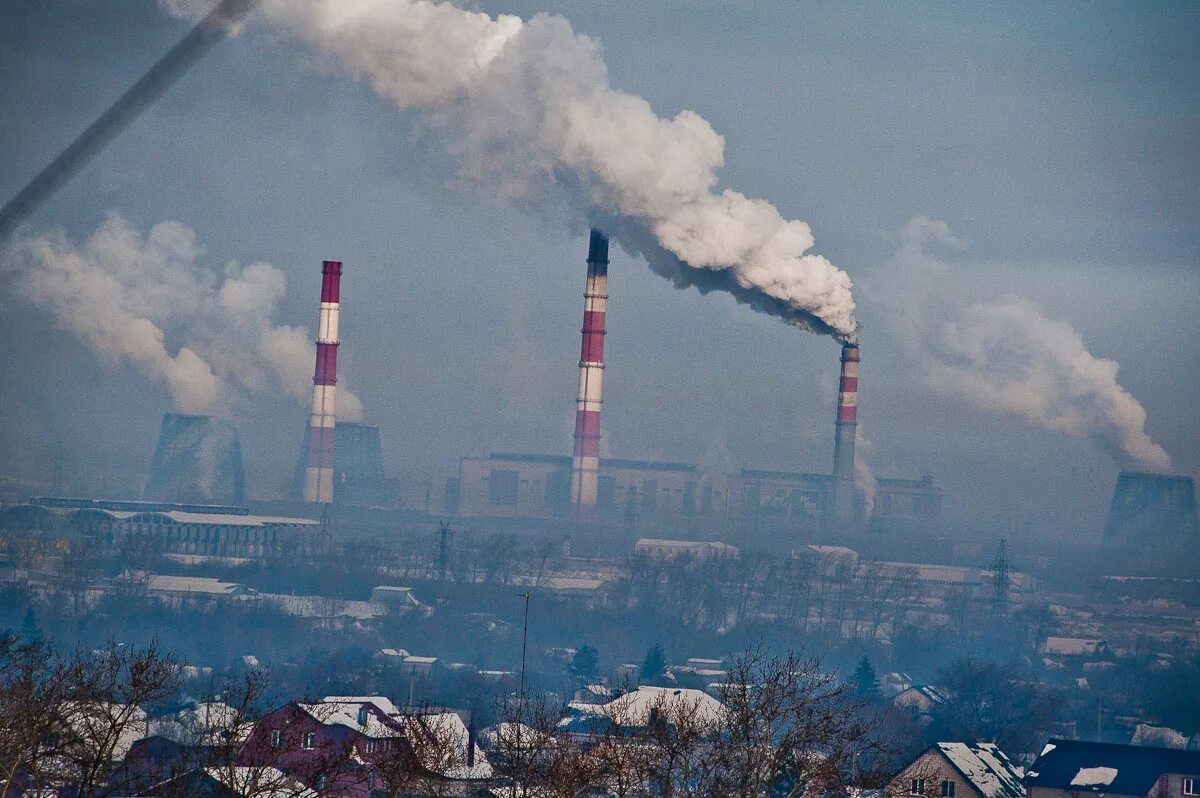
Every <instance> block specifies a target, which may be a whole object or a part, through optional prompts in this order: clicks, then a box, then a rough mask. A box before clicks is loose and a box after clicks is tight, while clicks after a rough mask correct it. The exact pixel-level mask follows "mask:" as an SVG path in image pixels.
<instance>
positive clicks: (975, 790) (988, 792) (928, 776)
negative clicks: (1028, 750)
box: [884, 742, 1025, 798]
mask: <svg viewBox="0 0 1200 798" xmlns="http://www.w3.org/2000/svg"><path fill="white" fill-rule="evenodd" d="M1021 775H1022V774H1021V770H1020V768H1018V767H1017V766H1016V765H1014V764H1013V763H1012V762H1011V761H1010V760H1009V758H1008V757H1007V756H1005V754H1004V752H1003V751H1001V750H1000V749H999V748H997V747H996V745H995V744H994V743H971V744H968V743H956V742H945V743H935V744H934V745H931V746H930V747H929V748H927V749H926V750H925V752H924V753H922V754H921V755H920V756H919V757H917V758H916V759H915V760H913V762H912V763H911V764H909V765H908V766H907V767H906V768H904V769H903V770H902V771H900V773H899V774H897V775H896V777H895V778H894V779H892V781H891V782H890V783H889V785H888V787H887V789H886V790H885V791H884V794H885V795H886V796H889V798H900V797H901V796H913V798H1025V787H1024V785H1023V784H1022V783H1021Z"/></svg>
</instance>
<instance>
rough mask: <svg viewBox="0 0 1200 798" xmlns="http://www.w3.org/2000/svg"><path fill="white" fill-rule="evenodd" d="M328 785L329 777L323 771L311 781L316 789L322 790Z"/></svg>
mask: <svg viewBox="0 0 1200 798" xmlns="http://www.w3.org/2000/svg"><path fill="white" fill-rule="evenodd" d="M328 786H329V777H328V776H326V775H325V774H324V773H322V774H321V775H320V776H317V780H316V781H315V782H313V787H314V788H316V789H317V791H321V790H324V789H325V788H326V787H328Z"/></svg>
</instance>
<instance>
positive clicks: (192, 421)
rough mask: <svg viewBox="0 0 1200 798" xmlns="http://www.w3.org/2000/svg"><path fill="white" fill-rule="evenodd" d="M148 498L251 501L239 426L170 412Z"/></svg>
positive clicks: (165, 419)
mask: <svg viewBox="0 0 1200 798" xmlns="http://www.w3.org/2000/svg"><path fill="white" fill-rule="evenodd" d="M142 498H143V499H145V500H147V501H161V502H177V503H185V504H228V505H242V504H245V503H246V474H245V471H244V469H243V467H242V445H241V442H240V441H239V440H238V433H237V429H235V428H234V426H233V425H232V424H230V423H229V422H228V421H222V420H220V419H214V418H212V417H211V416H187V415H182V414H180V413H167V414H166V415H164V416H163V420H162V427H161V428H160V430H159V433H158V445H157V446H155V447H154V461H153V462H152V463H151V464H150V474H149V476H148V478H147V479H146V487H145V489H144V490H143V491H142Z"/></svg>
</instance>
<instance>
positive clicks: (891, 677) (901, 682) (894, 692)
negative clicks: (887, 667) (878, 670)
mask: <svg viewBox="0 0 1200 798" xmlns="http://www.w3.org/2000/svg"><path fill="white" fill-rule="evenodd" d="M912 686H913V683H912V677H911V676H909V675H908V674H907V673H904V672H902V671H891V672H890V673H885V674H883V675H882V676H880V677H879V692H880V693H881V694H882V695H883V697H884V698H894V697H895V696H898V695H900V693H903V692H904V691H905V690H907V689H909V688H910V687H912Z"/></svg>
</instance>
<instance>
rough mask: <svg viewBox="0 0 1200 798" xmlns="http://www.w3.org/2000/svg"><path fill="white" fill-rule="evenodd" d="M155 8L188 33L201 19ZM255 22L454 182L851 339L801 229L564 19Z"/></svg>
mask: <svg viewBox="0 0 1200 798" xmlns="http://www.w3.org/2000/svg"><path fill="white" fill-rule="evenodd" d="M160 2H161V4H162V5H163V7H164V8H165V9H166V10H167V11H168V12H169V13H173V14H176V15H179V16H187V17H191V18H193V19H194V18H198V17H199V16H200V15H201V14H203V13H204V12H206V11H208V10H209V5H211V4H201V3H199V2H197V0H160ZM260 8H261V14H262V17H263V18H265V19H266V21H267V24H268V25H269V27H270V28H271V29H272V31H274V32H276V33H281V34H283V35H285V36H289V37H291V38H294V39H296V40H298V41H300V42H302V43H303V44H305V45H307V46H308V47H309V48H311V49H312V50H313V51H315V53H316V54H317V55H318V56H319V58H320V59H321V60H322V61H323V62H324V63H325V64H326V65H328V66H329V67H331V68H333V69H336V70H339V71H341V72H343V73H345V74H347V75H349V76H350V77H352V78H354V79H358V80H363V81H366V82H367V83H369V84H370V85H371V87H372V88H373V89H374V90H375V92H376V93H377V94H379V95H380V96H381V97H383V98H385V99H387V100H389V101H391V102H392V103H394V104H395V105H396V106H397V108H400V109H404V110H415V111H417V112H419V113H420V114H421V117H422V119H423V120H424V123H425V124H426V125H428V126H429V128H430V129H431V130H433V131H435V132H436V133H437V134H438V136H439V140H440V141H441V142H442V143H443V145H444V149H445V152H446V153H447V154H448V155H449V156H450V157H451V158H452V159H453V160H454V161H455V163H456V164H457V169H458V176H459V179H460V180H461V181H463V182H466V183H472V184H475V185H476V186H478V187H481V188H488V189H489V190H491V191H494V192H496V193H498V194H499V195H500V196H504V197H508V198H511V199H514V200H516V201H518V202H522V203H524V204H527V205H531V206H532V205H538V204H539V203H541V204H545V203H547V202H549V201H550V200H548V199H547V198H549V197H553V198H555V199H556V200H561V199H565V200H566V201H567V204H568V205H569V206H570V208H571V214H570V215H571V216H572V217H573V219H574V222H575V223H576V224H578V225H579V226H580V227H582V226H584V225H586V224H594V225H596V226H598V227H601V228H602V229H605V230H606V232H609V233H610V234H612V235H614V236H615V237H616V238H617V240H618V241H619V242H620V243H621V244H622V246H624V247H625V248H626V249H628V250H630V251H631V252H637V253H641V254H643V255H644V256H645V257H646V258H647V260H648V262H649V263H650V265H651V267H652V268H653V269H654V270H655V271H656V272H657V273H659V274H661V275H662V276H664V277H666V278H668V279H670V280H672V281H673V282H674V283H675V284H676V285H677V286H680V287H687V286H692V287H696V288H698V289H699V290H701V291H705V292H707V291H710V290H723V291H728V292H729V293H731V294H733V295H734V296H735V297H736V298H737V299H738V300H739V301H742V302H745V303H748V304H750V305H751V306H753V307H754V308H755V309H757V310H760V311H762V312H766V313H771V314H773V315H776V316H779V317H780V318H783V319H784V320H786V321H787V322H789V323H791V324H794V325H796V326H798V327H801V328H804V329H808V330H812V331H814V332H818V333H824V334H830V335H833V336H835V337H837V338H840V339H848V338H852V337H853V336H854V334H855V330H856V326H857V325H856V322H855V319H854V300H853V297H852V295H851V282H850V278H849V277H848V276H847V275H846V273H845V272H843V271H841V270H840V269H838V268H836V267H835V266H834V265H833V264H832V263H830V262H829V261H828V260H826V259H825V258H824V257H821V256H819V255H813V254H808V250H809V249H811V248H812V246H813V237H812V232H811V230H810V229H809V226H808V225H807V224H805V223H804V222H800V221H794V220H788V219H785V218H784V217H783V216H782V215H781V214H780V213H779V211H778V210H777V209H776V208H775V207H774V206H773V205H772V204H771V203H769V202H767V201H765V200H760V199H753V198H750V197H747V196H745V195H743V194H740V193H738V192H736V191H733V190H730V189H724V190H718V188H717V182H718V177H717V172H718V170H719V169H720V168H721V167H722V166H723V165H724V157H725V156H724V150H725V142H724V139H723V138H722V137H721V136H720V135H718V134H717V133H716V132H715V131H714V130H713V129H712V127H711V126H710V125H709V124H708V122H707V121H705V120H704V119H703V118H702V117H701V116H699V115H698V114H696V113H694V112H692V111H681V112H680V113H678V114H676V115H675V116H674V117H672V118H670V119H664V118H662V117H659V116H658V115H657V114H655V113H654V111H653V110H652V109H651V107H650V105H649V103H647V102H646V101H645V100H644V99H642V98H641V97H637V96H635V95H632V94H628V93H625V92H621V91H617V90H615V89H613V88H612V87H610V85H609V81H608V73H607V67H606V66H605V64H604V60H603V58H602V56H601V52H600V47H599V45H598V44H597V43H596V42H595V41H594V40H592V39H590V38H588V37H586V36H583V35H580V34H577V33H575V32H574V31H573V30H572V29H571V26H570V24H569V23H568V22H567V21H566V20H565V19H563V18H562V17H559V16H553V15H546V14H539V15H537V16H535V17H533V18H532V19H529V20H522V19H520V18H518V17H515V16H511V15H506V14H502V15H499V16H497V17H491V16H489V15H487V14H484V13H480V12H474V11H468V10H464V9H460V8H457V7H455V6H454V5H452V4H450V3H444V2H427V1H426V0H263V2H262V4H261V6H260ZM547 210H548V209H547Z"/></svg>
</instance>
